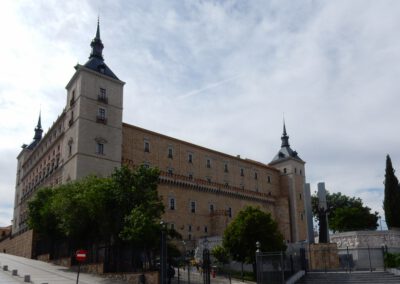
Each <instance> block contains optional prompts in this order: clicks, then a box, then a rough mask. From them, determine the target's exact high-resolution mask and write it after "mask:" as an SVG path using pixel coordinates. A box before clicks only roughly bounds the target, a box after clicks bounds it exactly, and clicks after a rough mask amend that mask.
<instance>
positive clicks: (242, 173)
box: [240, 168, 244, 176]
mask: <svg viewBox="0 0 400 284" xmlns="http://www.w3.org/2000/svg"><path fill="white" fill-rule="evenodd" d="M240 176H244V169H243V168H241V169H240Z"/></svg>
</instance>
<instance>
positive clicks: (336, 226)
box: [311, 192, 378, 232]
mask: <svg viewBox="0 0 400 284" xmlns="http://www.w3.org/2000/svg"><path fill="white" fill-rule="evenodd" d="M326 202H327V205H328V209H329V212H328V223H329V229H331V230H333V231H340V232H343V231H351V230H375V229H376V228H377V227H378V223H377V222H378V212H374V213H371V208H369V207H368V206H364V204H363V202H362V200H361V199H360V198H356V197H349V196H347V195H344V194H342V193H340V192H337V193H329V192H327V193H326ZM311 203H312V210H313V214H314V218H315V219H316V220H317V221H319V214H318V197H317V195H316V194H314V195H313V196H312V198H311ZM351 214H356V215H357V216H358V217H357V218H356V217H352V216H351Z"/></svg>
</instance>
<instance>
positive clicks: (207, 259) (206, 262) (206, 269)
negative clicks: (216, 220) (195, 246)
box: [203, 237, 210, 284]
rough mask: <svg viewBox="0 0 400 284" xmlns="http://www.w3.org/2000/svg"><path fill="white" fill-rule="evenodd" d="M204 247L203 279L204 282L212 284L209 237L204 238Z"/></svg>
mask: <svg viewBox="0 0 400 284" xmlns="http://www.w3.org/2000/svg"><path fill="white" fill-rule="evenodd" d="M203 247H204V248H203V281H204V284H210V251H209V250H208V240H207V237H205V238H204V241H203Z"/></svg>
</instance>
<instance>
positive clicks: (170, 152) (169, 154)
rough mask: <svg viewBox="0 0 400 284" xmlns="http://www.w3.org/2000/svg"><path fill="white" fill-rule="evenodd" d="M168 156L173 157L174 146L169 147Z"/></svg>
mask: <svg viewBox="0 0 400 284" xmlns="http://www.w3.org/2000/svg"><path fill="white" fill-rule="evenodd" d="M168 158H170V159H172V148H171V147H169V148H168Z"/></svg>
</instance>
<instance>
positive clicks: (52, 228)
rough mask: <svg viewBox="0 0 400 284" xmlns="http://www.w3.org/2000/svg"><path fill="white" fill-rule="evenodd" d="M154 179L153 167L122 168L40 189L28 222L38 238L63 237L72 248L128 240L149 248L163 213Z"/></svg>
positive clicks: (155, 172)
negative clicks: (98, 175) (105, 174)
mask: <svg viewBox="0 0 400 284" xmlns="http://www.w3.org/2000/svg"><path fill="white" fill-rule="evenodd" d="M158 175H159V172H158V170H156V169H146V168H145V167H139V168H137V169H136V170H135V171H131V170H130V169H128V168H126V167H122V168H120V169H116V170H115V172H114V173H113V174H112V176H111V177H110V178H98V177H95V176H89V177H86V178H84V179H82V180H79V181H74V182H70V183H67V184H63V185H60V186H58V187H55V188H54V189H51V188H44V189H40V190H39V191H38V192H37V194H36V195H35V197H34V198H33V200H32V201H30V202H29V205H28V206H29V217H28V218H29V219H28V222H29V223H28V224H29V226H30V227H31V228H32V229H35V230H36V232H37V233H39V235H41V236H42V237H49V238H53V239H54V238H56V237H60V238H64V239H68V240H70V243H71V244H72V245H74V246H81V245H85V244H88V243H99V242H103V243H106V244H115V243H120V242H123V241H129V242H131V243H132V244H137V245H138V246H140V245H145V246H146V247H148V248H152V247H154V246H155V245H157V243H156V240H155V238H154V236H155V235H156V232H159V231H160V229H159V227H158V226H159V219H160V217H161V214H162V213H163V210H164V207H163V204H162V202H161V199H160V198H159V196H158V194H157V182H158ZM140 236H141V237H140Z"/></svg>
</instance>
